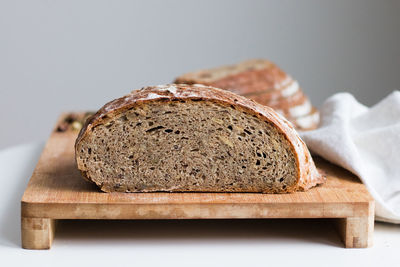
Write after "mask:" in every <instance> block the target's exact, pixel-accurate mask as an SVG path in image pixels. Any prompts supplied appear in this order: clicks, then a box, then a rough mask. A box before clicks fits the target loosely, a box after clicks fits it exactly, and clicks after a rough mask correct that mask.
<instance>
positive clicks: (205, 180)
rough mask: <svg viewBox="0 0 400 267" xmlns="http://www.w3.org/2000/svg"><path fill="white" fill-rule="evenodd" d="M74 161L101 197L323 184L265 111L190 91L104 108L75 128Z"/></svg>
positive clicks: (179, 88)
mask: <svg viewBox="0 0 400 267" xmlns="http://www.w3.org/2000/svg"><path fill="white" fill-rule="evenodd" d="M76 160H77V164H78V168H79V169H80V170H81V171H82V173H83V174H84V176H85V177H86V178H88V179H89V180H91V181H93V182H95V183H96V184H97V185H98V186H99V187H100V188H101V190H103V191H106V192H112V191H119V192H154V191H169V192H174V191H175V192H183V191H193V192H264V193H284V192H293V191H296V190H305V189H308V188H310V187H311V186H314V185H316V184H318V183H322V182H323V178H322V177H321V176H320V175H319V174H318V172H317V171H316V169H315V166H314V163H313V162H312V159H311V157H310V155H309V152H308V150H307V148H306V147H305V145H304V143H303V142H302V141H301V140H300V138H299V137H298V136H297V134H296V133H295V131H294V130H293V129H292V128H291V126H290V125H289V124H288V123H287V122H286V121H285V120H284V119H282V118H281V117H279V115H277V114H276V113H275V112H274V111H273V110H272V109H268V108H265V107H262V106H261V105H257V104H255V103H254V102H251V101H249V100H247V99H246V98H243V97H240V96H237V95H235V94H232V93H230V92H227V91H223V90H219V89H215V88H211V87H204V86H196V85H193V86H187V85H166V86H158V87H148V88H145V89H142V90H139V91H134V92H132V93H131V94H130V95H127V96H125V97H123V98H120V99H117V100H115V101H112V102H110V103H108V104H107V105H105V106H104V107H103V108H102V109H101V110H100V111H99V112H98V113H97V114H95V115H94V116H93V117H92V118H91V119H89V120H88V121H87V123H86V125H85V126H84V127H83V129H82V131H81V133H80V135H79V137H78V139H77V142H76Z"/></svg>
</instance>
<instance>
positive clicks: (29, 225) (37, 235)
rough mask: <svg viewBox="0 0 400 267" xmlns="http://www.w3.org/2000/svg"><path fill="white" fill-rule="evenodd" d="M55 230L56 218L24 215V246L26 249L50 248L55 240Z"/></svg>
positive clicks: (22, 234) (22, 226) (22, 223)
mask: <svg viewBox="0 0 400 267" xmlns="http://www.w3.org/2000/svg"><path fill="white" fill-rule="evenodd" d="M54 231H55V220H54V219H49V218H28V217H22V218H21V239H22V247H23V248H26V249H49V248H50V247H51V243H52V242H53V238H54Z"/></svg>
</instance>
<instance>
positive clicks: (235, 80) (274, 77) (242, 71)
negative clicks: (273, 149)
mask: <svg viewBox="0 0 400 267" xmlns="http://www.w3.org/2000/svg"><path fill="white" fill-rule="evenodd" d="M175 83H179V84H182V83H183V84H204V85H209V86H214V87H218V88H222V89H226V90H229V91H232V92H234V93H237V94H239V95H242V96H245V97H247V98H250V99H253V100H255V101H257V102H258V103H260V104H263V105H266V106H269V107H272V108H273V109H275V110H276V111H277V112H278V113H280V114H281V115H283V116H285V117H286V118H287V119H288V120H289V121H291V122H292V123H293V124H294V125H295V126H296V128H297V129H299V130H310V129H314V128H316V127H317V125H318V123H319V113H318V111H317V110H316V109H315V108H313V107H312V105H311V103H310V101H309V99H308V98H307V96H306V95H304V93H303V91H302V89H301V88H300V87H299V84H298V82H297V81H295V80H293V79H292V77H290V76H289V75H288V74H286V73H285V72H283V71H282V70H281V69H280V68H279V67H278V66H276V65H275V64H274V63H272V62H270V61H268V60H263V59H254V60H248V61H244V62H241V63H239V64H235V65H230V66H222V67H218V68H213V69H208V70H200V71H196V72H191V73H187V74H184V75H182V76H180V77H178V78H177V79H176V80H175ZM304 117H306V118H307V119H304ZM299 118H303V119H301V120H300V121H301V122H302V123H300V124H299V123H297V121H298V119H299Z"/></svg>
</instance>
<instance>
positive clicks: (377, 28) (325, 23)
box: [0, 0, 400, 149]
mask: <svg viewBox="0 0 400 267" xmlns="http://www.w3.org/2000/svg"><path fill="white" fill-rule="evenodd" d="M399 12H400V1H354V0H353V1H338V0H336V1H215V0H214V1H208V0H207V1H205V0H202V1H163V0H159V1H117V0H114V1H111V0H110V1H83V0H76V1H50V0H46V1H44V0H36V1H32V0H30V1H1V0H0V100H1V105H0V122H1V124H0V125H1V126H0V149H1V148H5V147H9V146H12V145H16V144H19V143H25V142H31V141H35V140H45V139H46V138H47V136H48V134H49V131H50V130H51V128H52V126H53V124H54V122H55V120H56V118H57V116H58V115H59V113H60V112H62V111H69V110H93V109H97V108H99V107H100V106H102V104H104V103H105V102H107V101H109V100H111V99H113V98H116V97H119V96H121V95H123V94H126V93H127V92H129V91H130V90H131V89H134V88H140V87H142V86H144V85H154V84H160V83H167V82H170V81H171V80H173V78H174V77H175V76H177V75H179V74H181V73H183V72H186V71H190V70H196V69H199V68H207V67H212V66H217V65H221V64H227V63H234V62H237V61H240V60H244V59H247V58H258V57H262V58H268V59H271V60H273V61H275V62H276V63H278V65H280V66H281V67H282V68H283V69H284V70H286V71H287V72H288V73H290V74H292V76H294V77H295V78H296V79H298V80H299V82H300V84H301V85H302V87H303V88H304V90H305V91H306V93H307V94H308V95H309V96H310V98H311V99H312V101H313V102H314V103H315V104H316V105H317V106H320V105H321V103H322V102H323V100H324V99H326V98H327V97H328V96H330V95H332V94H334V93H335V92H338V91H350V92H351V93H353V94H354V95H355V96H356V97H357V98H358V99H359V100H360V101H361V102H362V103H365V104H368V105H371V104H374V103H376V102H377V101H379V100H380V99H381V98H382V97H384V96H386V95H387V94H389V93H390V92H391V91H393V90H395V89H399V88H400V73H399V69H400V49H399V47H400V16H399Z"/></svg>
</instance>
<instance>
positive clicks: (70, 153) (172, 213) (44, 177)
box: [21, 113, 374, 249]
mask: <svg viewBox="0 0 400 267" xmlns="http://www.w3.org/2000/svg"><path fill="white" fill-rule="evenodd" d="M82 117H83V115H82V113H79V114H75V115H73V116H71V114H63V115H62V116H61V117H60V119H59V121H58V123H57V125H56V127H55V129H54V131H53V132H52V134H51V136H50V138H49V140H48V142H47V144H46V146H45V148H44V151H43V153H42V155H41V157H40V159H39V162H38V164H37V166H36V168H35V170H34V172H33V175H32V177H31V179H30V181H29V183H28V186H27V188H26V190H25V193H24V195H23V197H22V201H21V231H22V247H23V248H27V249H48V248H50V246H51V243H52V240H53V237H54V229H55V221H56V220H58V219H221V218H231V219H232V218H288V219H290V218H332V219H335V221H336V222H337V225H338V226H339V229H340V234H341V236H342V237H343V241H344V244H345V247H348V248H352V247H357V248H363V247H368V246H371V245H372V234H373V228H374V201H373V198H372V197H371V196H370V194H369V193H368V191H367V189H366V188H365V186H364V185H363V184H362V183H361V182H360V181H359V179H358V178H357V177H355V176H354V175H352V174H351V173H349V172H348V171H346V170H344V169H342V168H340V167H337V166H335V165H333V164H330V163H328V162H326V161H324V160H322V159H320V158H315V161H316V165H317V167H318V168H319V169H321V170H323V171H325V172H326V173H327V182H326V184H324V185H322V186H318V187H316V188H313V189H311V190H309V191H308V192H297V193H292V194H260V193H103V192H100V191H99V190H98V189H97V187H96V186H95V185H93V184H91V183H89V182H87V181H85V180H84V179H83V178H82V177H81V175H80V173H79V171H78V170H77V168H76V164H75V160H74V142H75V138H76V136H77V134H78V130H77V128H79V126H80V123H79V120H81V119H82ZM77 118H78V119H77ZM74 119H77V121H74ZM74 128H75V129H74Z"/></svg>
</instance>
